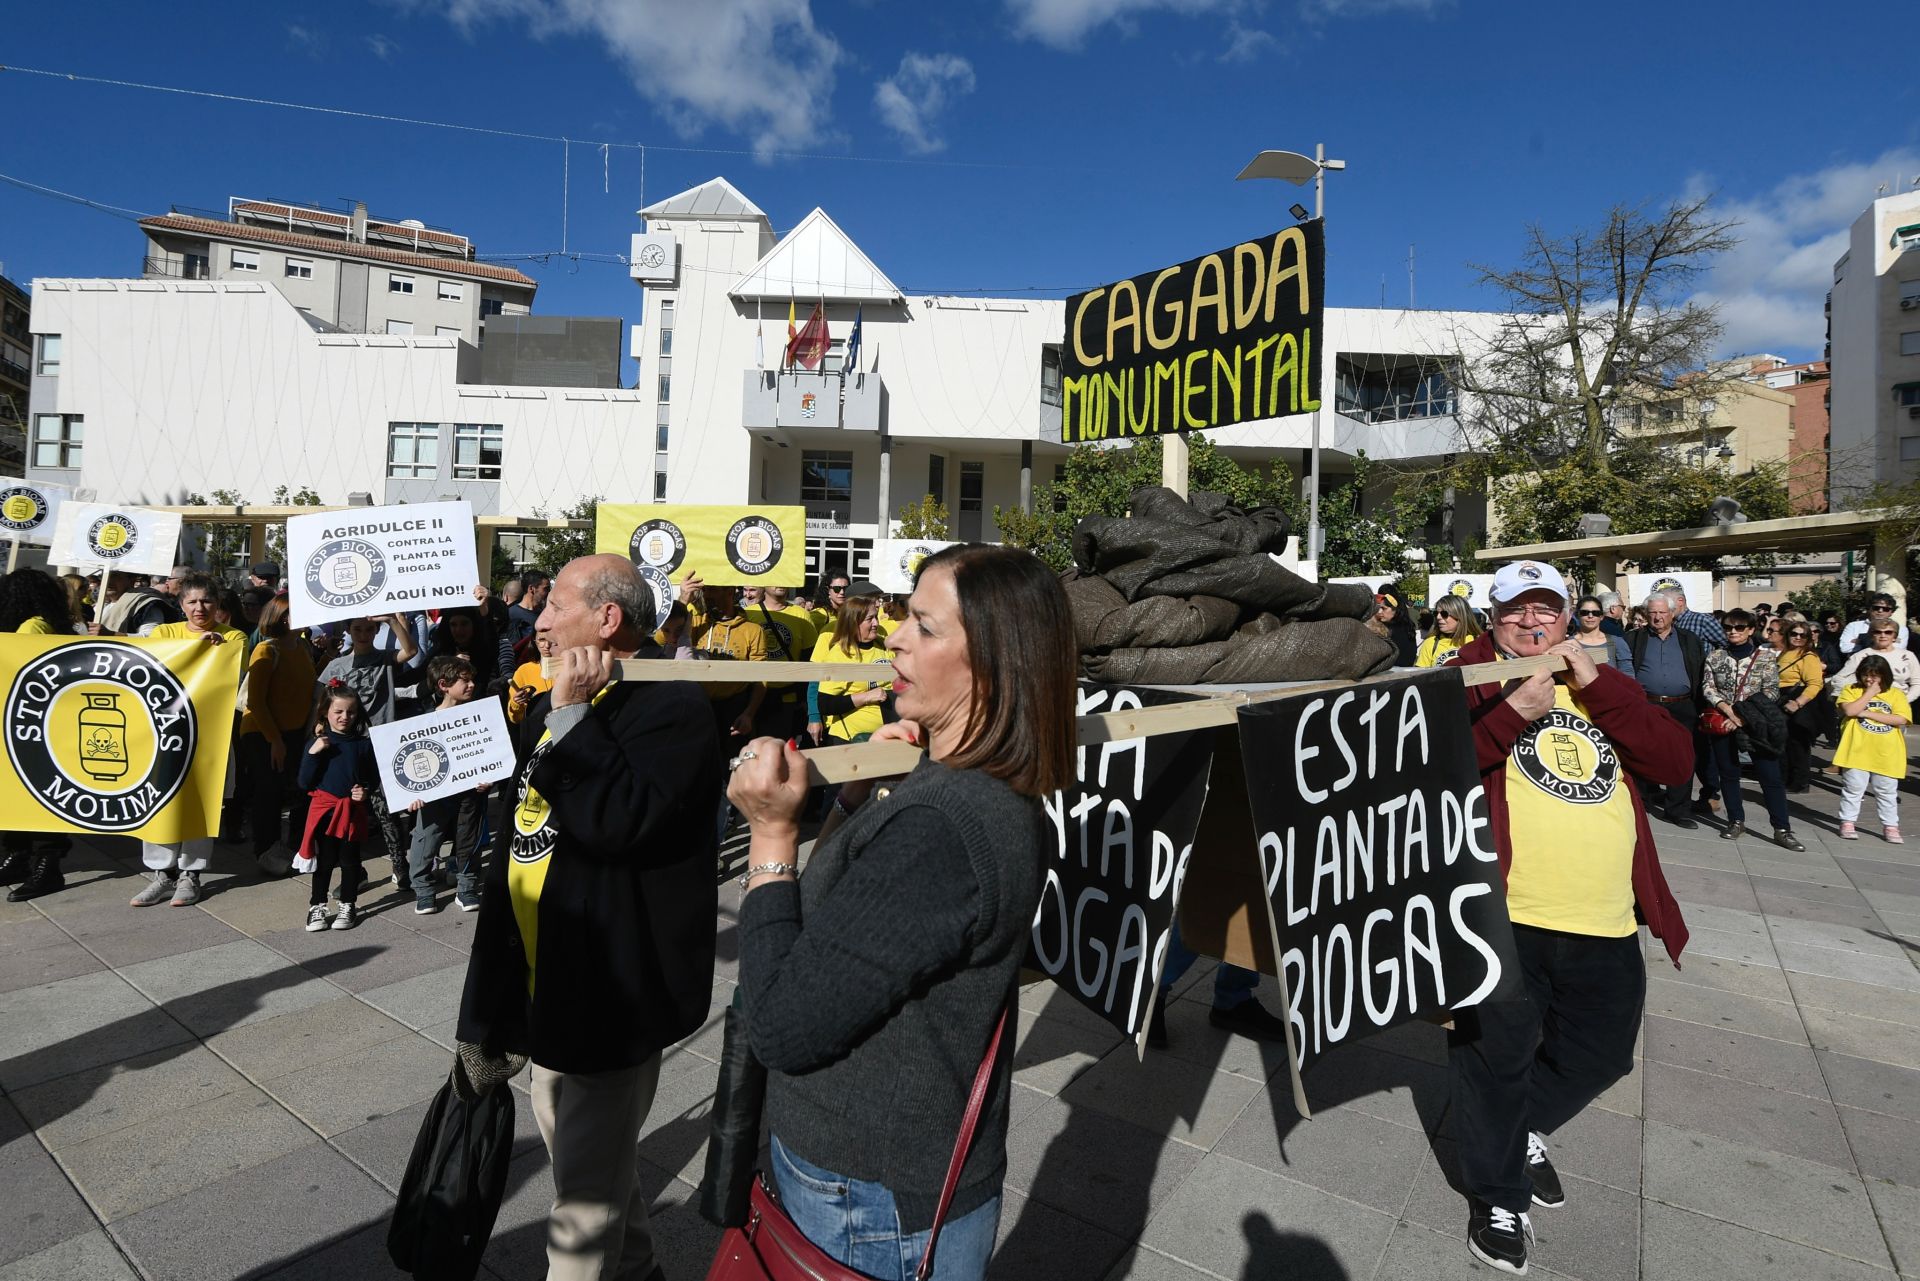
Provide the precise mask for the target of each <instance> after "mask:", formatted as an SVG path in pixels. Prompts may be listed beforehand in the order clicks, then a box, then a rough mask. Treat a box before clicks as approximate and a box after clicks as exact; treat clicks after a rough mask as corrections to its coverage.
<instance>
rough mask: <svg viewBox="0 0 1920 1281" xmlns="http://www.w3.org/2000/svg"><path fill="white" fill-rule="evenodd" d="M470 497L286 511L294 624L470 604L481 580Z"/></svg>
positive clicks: (288, 562) (289, 588)
mask: <svg viewBox="0 0 1920 1281" xmlns="http://www.w3.org/2000/svg"><path fill="white" fill-rule="evenodd" d="M478 566H479V562H478V560H477V559H476V558H475V556H474V551H473V507H472V505H471V504H469V503H413V504H410V505H407V506H403V507H353V508H348V509H347V510H344V511H330V512H320V513H318V514H316V515H312V516H290V517H288V518H287V597H288V603H289V605H290V606H291V608H292V616H291V617H290V618H289V620H288V621H289V622H290V623H291V624H292V625H293V626H294V627H311V626H313V625H314V624H316V623H332V622H338V621H339V620H341V619H343V618H362V617H365V616H367V615H370V614H391V613H393V612H394V611H395V610H419V609H440V608H443V607H446V606H452V605H471V604H473V603H474V600H473V589H474V587H475V585H477V584H478V583H479V582H480V570H479V568H478Z"/></svg>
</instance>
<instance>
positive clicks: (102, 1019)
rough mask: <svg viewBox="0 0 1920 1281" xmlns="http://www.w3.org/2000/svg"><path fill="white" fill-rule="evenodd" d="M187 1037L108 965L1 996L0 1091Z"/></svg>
mask: <svg viewBox="0 0 1920 1281" xmlns="http://www.w3.org/2000/svg"><path fill="white" fill-rule="evenodd" d="M192 1039H193V1033H191V1032H189V1031H188V1030H187V1029H186V1028H184V1027H182V1026H181V1025H180V1023H179V1022H178V1021H177V1020H176V1019H174V1018H173V1017H172V1016H171V1015H169V1014H168V1013H167V1012H166V1011H165V1010H162V1009H159V1008H158V1007H156V1006H155V1005H154V1004H153V1003H152V1002H151V1001H149V1000H147V998H146V997H144V996H142V995H141V994H140V993H138V992H136V991H135V990H134V989H133V988H131V987H129V986H128V985H127V983H126V981H125V980H124V979H122V978H121V977H120V976H119V975H118V974H115V973H113V972H112V971H110V970H102V971H100V972H99V973H96V974H83V975H81V976H80V977H78V978H71V979H62V980H60V981H59V982H58V983H47V984H43V985H42V986H40V987H28V988H21V989H19V990H18V991H14V992H7V993H0V1054H5V1055H6V1057H5V1058H4V1059H0V1088H4V1089H7V1090H20V1089H25V1088H26V1087H27V1086H29V1085H37V1084H38V1083H40V1082H41V1081H49V1080H52V1079H53V1078H54V1077H57V1076H65V1075H66V1074H67V1073H69V1072H81V1071H85V1070H86V1069H88V1068H92V1067H98V1066H99V1065H101V1064H102V1063H112V1062H115V1061H117V1060H119V1059H124V1058H129V1057H131V1056H133V1055H136V1054H145V1053H147V1052H149V1051H151V1050H157V1049H161V1048H163V1047H165V1046H169V1045H179V1044H180V1043H182V1042H185V1041H191V1040H192Z"/></svg>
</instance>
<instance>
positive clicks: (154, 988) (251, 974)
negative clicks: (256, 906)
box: [120, 937, 340, 1037]
mask: <svg viewBox="0 0 1920 1281" xmlns="http://www.w3.org/2000/svg"><path fill="white" fill-rule="evenodd" d="M120 974H121V976H122V977H124V978H125V979H126V980H127V982H129V983H131V984H133V986H134V987H136V988H138V989H139V990H140V991H141V992H142V993H143V994H144V995H146V996H147V997H148V998H149V999H151V1000H153V1001H155V1002H157V1003H158V1004H160V1005H161V1006H162V1007H164V1008H165V1009H166V1011H167V1013H169V1014H171V1015H173V1017H175V1018H176V1019H179V1020H180V1021H181V1022H182V1023H184V1024H186V1025H187V1026H188V1027H189V1028H191V1029H193V1031H194V1033H195V1034H196V1035H199V1036H203V1037H205V1036H213V1035H215V1034H216V1033H219V1032H224V1031H226V1030H227V1029H229V1028H235V1027H239V1026H241V1025H242V1024H245V1023H258V1022H260V1021H261V1020H263V1019H270V1018H273V1017H275V1016H276V1015H280V1014H288V1013H291V1012H292V1011H294V1010H300V1009H305V1008H306V1007H307V1006H309V1005H318V1004H319V1003H320V1002H322V1001H330V1000H332V999H334V998H335V997H337V996H339V995H340V989H339V988H337V987H335V986H333V985H332V984H331V983H328V982H326V981H325V980H324V979H318V978H315V977H314V976H313V975H312V974H309V973H308V972H307V971H305V970H303V969H300V968H299V967H298V966H293V965H288V964H287V959H286V958H285V957H284V956H281V955H280V954H279V953H278V952H275V951H273V950H272V949H270V948H266V947H263V946H261V945H260V944H258V943H256V942H254V941H253V940H252V939H250V938H244V937H242V938H240V939H239V940H238V941H237V942H233V943H222V944H220V945H219V946H218V947H207V948H201V949H200V950H199V951H197V952H187V953H183V954H181V955H179V956H169V957H164V958H162V959H160V960H157V961H142V962H141V963H140V964H138V965H130V966H127V967H126V968H124V969H122V970H121V971H120Z"/></svg>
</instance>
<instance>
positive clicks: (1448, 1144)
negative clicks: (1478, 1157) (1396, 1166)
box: [1400, 1138, 1467, 1249]
mask: <svg viewBox="0 0 1920 1281" xmlns="http://www.w3.org/2000/svg"><path fill="white" fill-rule="evenodd" d="M1418 1165H1419V1168H1418V1169H1416V1170H1415V1171H1414V1175H1413V1187H1412V1188H1411V1189H1410V1190H1409V1191H1408V1193H1407V1204H1406V1207H1405V1208H1404V1209H1402V1210H1401V1211H1400V1217H1401V1219H1403V1220H1404V1221H1406V1222H1409V1223H1416V1224H1419V1225H1420V1226H1421V1227H1425V1228H1431V1229H1433V1230H1434V1231H1436V1232H1439V1233H1442V1234H1444V1235H1446V1236H1450V1237H1454V1238H1456V1239H1458V1240H1460V1241H1463V1242H1464V1241H1465V1240H1466V1237H1467V1194H1466V1192H1465V1190H1464V1189H1463V1188H1462V1186H1461V1183H1460V1157H1459V1149H1458V1147H1457V1146H1456V1145H1455V1144H1454V1143H1453V1141H1452V1140H1451V1139H1439V1138H1437V1139H1435V1140H1434V1141H1433V1146H1432V1148H1431V1149H1430V1150H1429V1151H1428V1152H1427V1154H1426V1155H1425V1156H1423V1157H1421V1158H1420V1161H1419V1163H1418ZM1464 1248H1465V1247H1464V1246H1462V1249H1464Z"/></svg>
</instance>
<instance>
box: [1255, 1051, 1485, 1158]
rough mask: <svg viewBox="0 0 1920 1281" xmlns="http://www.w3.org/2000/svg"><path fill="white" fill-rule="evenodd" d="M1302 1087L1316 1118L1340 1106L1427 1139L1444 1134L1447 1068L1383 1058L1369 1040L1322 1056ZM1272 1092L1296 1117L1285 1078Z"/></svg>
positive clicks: (1274, 1084) (1276, 1081) (1277, 1079)
mask: <svg viewBox="0 0 1920 1281" xmlns="http://www.w3.org/2000/svg"><path fill="white" fill-rule="evenodd" d="M1434 1030H1435V1031H1438V1029H1434ZM1441 1036H1442V1037H1444V1036H1445V1033H1441ZM1444 1045H1445V1042H1444V1040H1443V1042H1442V1048H1444ZM1302 1081H1303V1084H1304V1085H1305V1086H1306V1091H1307V1105H1308V1106H1309V1107H1311V1108H1312V1109H1313V1111H1314V1113H1315V1115H1318V1114H1319V1113H1321V1112H1323V1111H1325V1110H1327V1109H1328V1108H1332V1107H1336V1106H1337V1107H1340V1108H1344V1109H1348V1110H1351V1111H1354V1112H1365V1113H1366V1114H1367V1115H1369V1116H1377V1117H1379V1118H1380V1119H1381V1120H1383V1121H1392V1122H1394V1123H1395V1124H1397V1125H1404V1126H1407V1127H1409V1128H1411V1129H1415V1130H1425V1131H1427V1132H1429V1133H1432V1132H1433V1131H1435V1130H1437V1129H1439V1128H1440V1123H1441V1120H1442V1118H1444V1117H1445V1115H1446V1111H1447V1100H1448V1098H1449V1096H1450V1093H1451V1089H1452V1087H1451V1085H1450V1084H1449V1082H1448V1077H1447V1069H1446V1068H1445V1067H1444V1066H1440V1065H1436V1064H1432V1063H1428V1062H1425V1061H1423V1060H1420V1059H1410V1058H1407V1057H1406V1056H1404V1055H1399V1054H1388V1053H1384V1052H1383V1051H1381V1050H1378V1049H1376V1048H1374V1044H1373V1041H1372V1039H1371V1038H1369V1039H1368V1040H1366V1041H1362V1042H1358V1043H1354V1044H1348V1045H1342V1046H1338V1047H1336V1048H1334V1049H1332V1050H1330V1051H1328V1052H1327V1053H1326V1054H1323V1055H1322V1056H1321V1057H1320V1058H1319V1059H1317V1060H1316V1061H1315V1062H1314V1063H1313V1064H1311V1065H1310V1066H1309V1068H1308V1070H1307V1072H1306V1074H1305V1076H1304V1077H1303V1078H1302ZM1268 1092H1269V1093H1270V1094H1272V1095H1273V1097H1274V1098H1276V1099H1281V1100H1285V1102H1284V1104H1282V1103H1276V1104H1275V1105H1274V1106H1276V1107H1281V1108H1283V1110H1284V1111H1287V1112H1291V1111H1292V1109H1293V1103H1292V1094H1291V1091H1290V1090H1289V1089H1288V1086H1287V1077H1286V1075H1285V1074H1284V1073H1282V1074H1280V1075H1278V1076H1276V1077H1274V1079H1273V1081H1272V1083H1271V1084H1270V1085H1269V1086H1268Z"/></svg>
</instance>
